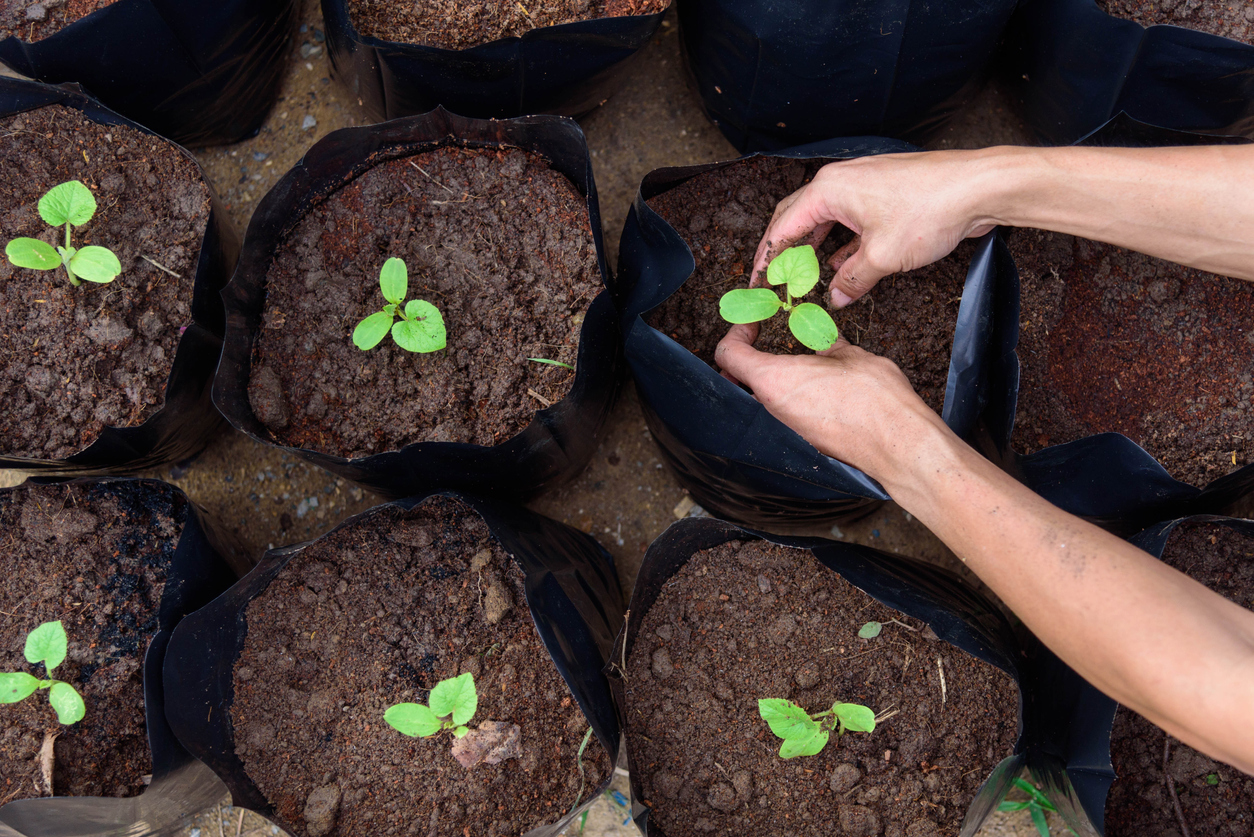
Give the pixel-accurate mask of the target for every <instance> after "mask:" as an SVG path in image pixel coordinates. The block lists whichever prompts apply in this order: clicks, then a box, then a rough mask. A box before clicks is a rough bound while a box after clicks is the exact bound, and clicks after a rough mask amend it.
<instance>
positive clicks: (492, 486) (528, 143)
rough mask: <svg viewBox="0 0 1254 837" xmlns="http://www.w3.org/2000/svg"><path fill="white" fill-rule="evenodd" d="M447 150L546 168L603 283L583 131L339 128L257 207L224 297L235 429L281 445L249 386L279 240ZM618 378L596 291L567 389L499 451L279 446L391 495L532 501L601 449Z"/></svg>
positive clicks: (218, 384) (446, 124)
mask: <svg viewBox="0 0 1254 837" xmlns="http://www.w3.org/2000/svg"><path fill="white" fill-rule="evenodd" d="M448 144H460V145H466V146H471V147H496V146H513V147H518V148H523V149H526V150H528V151H532V152H535V153H537V154H540V155H541V156H543V157H544V158H545V159H547V160H548V162H549V164H550V165H551V166H552V167H553V169H554V170H555V171H558V172H560V173H561V174H563V175H565V176H566V177H567V178H568V179H569V180H570V181H571V183H573V184H574V185H575V187H576V188H577V189H578V190H579V191H580V193H582V194H583V195H584V196H585V198H586V202H587V207H588V215H589V219H590V223H591V225H592V236H593V239H594V241H595V244H596V251H597V264H598V266H599V267H600V270H601V276H602V279H603V281H608V278H609V275H610V274H609V270H608V268H607V267H606V264H605V248H604V242H603V241H602V234H601V211H600V209H599V208H598V205H597V195H596V185H595V184H594V183H593V180H592V163H591V159H590V158H589V156H588V147H587V143H586V142H585V140H584V136H583V132H582V131H580V130H579V126H578V125H576V124H575V123H574V122H573V121H571V120H569V119H564V118H562V117H555V116H533V117H526V118H522V119H514V120H507V121H500V122H497V121H484V120H477V119H467V118H464V117H461V116H455V115H453V114H451V113H449V112H448V111H446V110H444V109H443V108H437V109H436V110H434V111H432V112H431V113H427V114H423V115H422V116H414V117H409V118H406V119H397V120H393V121H391V122H387V123H384V124H381V125H372V126H368V127H364V128H345V129H343V130H340V131H335V132H334V133H331V134H329V135H327V136H326V137H324V138H323V139H322V140H320V141H319V142H318V143H317V144H315V145H314V147H313V148H311V149H309V151H308V153H306V154H305V157H304V159H303V160H301V162H300V163H299V164H297V166H296V167H295V168H293V169H292V170H291V171H289V172H288V173H287V174H286V175H284V176H283V178H282V179H281V180H280V181H279V182H278V184H276V185H275V187H274V188H273V189H271V190H270V192H269V193H268V194H267V195H266V196H265V198H264V199H262V201H261V204H260V206H259V207H258V208H257V211H256V213H254V215H253V218H252V221H251V223H249V225H248V233H247V235H246V236H245V242H244V249H243V251H242V253H241V254H240V260H239V267H238V269H237V270H236V271H235V275H234V277H232V279H231V283H230V285H228V286H227V288H226V290H225V291H223V294H222V296H223V299H224V300H225V302H226V310H227V335H226V343H225V347H224V349H223V352H222V362H221V364H220V366H219V368H218V374H217V380H216V381H215V382H214V387H213V400H214V403H215V404H217V405H218V408H219V409H220V410H221V411H222V413H223V414H224V415H225V416H226V418H227V420H228V421H230V422H231V424H232V425H234V426H235V427H236V429H238V430H241V431H243V432H244V433H247V434H248V435H249V436H251V437H252V438H254V439H256V440H258V441H260V442H263V443H265V444H271V445H274V444H277V443H276V442H275V441H274V438H273V436H272V434H271V433H270V431H269V430H268V429H267V428H266V426H265V425H264V424H262V423H261V421H260V419H258V418H257V416H256V415H255V414H254V413H253V409H252V405H251V404H250V403H249V399H248V378H249V373H250V370H251V365H252V351H253V342H254V340H255V338H256V334H257V331H258V329H259V328H260V326H261V319H262V309H263V307H264V305H265V299H266V273H267V271H268V270H269V269H270V263H271V259H272V257H273V253H274V251H275V249H276V247H277V246H278V243H279V242H280V241H281V240H282V238H283V236H284V235H285V234H286V233H287V232H288V231H289V230H291V229H292V227H293V226H295V225H296V223H297V222H298V221H299V220H300V218H301V217H302V216H303V215H304V214H305V213H306V212H308V211H309V209H310V208H312V207H313V206H314V205H316V204H317V203H318V202H319V201H321V200H322V199H324V198H325V197H326V196H327V195H328V194H330V193H331V192H333V191H334V190H335V189H337V188H339V187H340V186H343V185H344V184H346V183H348V182H349V181H351V180H352V179H353V178H355V177H357V176H358V175H360V174H362V173H363V172H364V171H366V170H367V169H369V168H371V167H372V166H374V165H376V164H378V163H380V162H383V161H385V160H388V159H392V158H395V157H401V156H408V155H412V154H417V153H420V152H422V151H426V150H430V149H432V148H437V147H439V146H441V145H448ZM622 377H623V364H622V350H621V346H620V343H619V338H618V331H617V325H616V315H615V313H614V308H613V305H612V303H611V302H610V299H609V295H608V292H602V293H601V294H600V295H598V297H597V298H596V299H595V300H593V302H592V305H591V306H590V307H589V308H588V310H587V313H586V316H585V318H584V323H583V327H582V329H581V330H580V339H579V355H578V359H577V362H576V364H575V381H574V384H573V385H572V388H571V390H570V392H569V393H568V394H567V396H566V397H565V398H563V399H562V400H561V401H559V402H557V403H556V404H554V405H553V406H552V407H548V408H546V409H544V410H541V411H539V412H537V413H536V417H535V418H534V419H533V420H532V422H531V424H529V425H528V426H527V427H526V428H524V429H523V430H522V432H521V433H519V434H518V435H516V436H514V437H512V438H510V439H507V440H506V441H504V442H501V443H499V444H497V445H494V446H491V447H485V446H482V445H472V444H462V443H456V442H415V443H414V444H411V445H406V446H405V447H404V448H402V449H401V450H398V451H388V452H385V453H380V454H375V455H372V456H366V457H362V458H359V459H345V458H344V457H341V456H332V455H330V454H325V453H320V452H318V451H313V450H306V449H301V448H289V447H284V449H285V450H289V451H291V452H293V453H295V454H297V455H298V456H301V457H303V458H305V459H306V460H308V461H310V462H312V463H314V464H315V465H320V466H321V467H323V468H326V469H327V470H329V471H332V472H334V473H336V474H338V475H340V476H342V477H344V478H345V479H348V480H352V481H353V482H356V483H359V484H360V485H363V486H365V487H367V488H369V489H371V490H372V491H377V492H379V493H380V494H383V495H384V496H386V497H392V498H397V497H405V496H409V495H412V494H421V493H424V492H428V491H434V490H436V489H441V488H447V489H455V490H464V491H470V492H473V493H476V494H488V495H504V496H510V497H517V498H524V497H530V496H533V495H535V494H538V493H540V492H541V491H543V490H545V489H547V488H549V487H551V486H553V485H556V484H558V483H560V482H563V481H565V480H567V479H570V478H572V477H574V476H575V475H576V474H578V473H579V472H580V471H581V470H583V467H584V465H586V464H587V462H588V460H589V458H590V457H591V456H592V453H593V451H595V450H596V446H597V442H598V438H599V436H600V434H601V431H602V429H603V428H604V426H605V422H606V420H607V419H608V417H609V413H610V410H611V408H612V407H613V405H614V400H615V398H616V397H617V394H618V390H619V387H620V384H621V381H622Z"/></svg>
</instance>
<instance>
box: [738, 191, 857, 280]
mask: <svg viewBox="0 0 1254 837" xmlns="http://www.w3.org/2000/svg"><path fill="white" fill-rule="evenodd" d="M790 197H793V198H794V199H793V200H792V201H790V202H789V203H788V204H787V205H786V206H785V205H784V203H783V202H782V201H781V203H780V207H779V209H777V211H776V214H775V217H774V218H772V219H771V223H770V225H769V226H768V227H767V228H766V233H765V234H764V235H763V236H762V240H761V242H759V243H758V249H757V252H756V254H755V255H754V257H753V275H754V276H757V275H758V274H759V273H761V272H762V271H765V270H766V266H767V264H769V263H770V261H771V259H772V258H773V257H775V256H778V255H779V254H780V253H782V252H784V251H785V250H787V249H788V248H789V247H792V246H793V245H795V244H796V243H797V242H799V241H802V240H804V239H806V238H807V237H809V236H810V235H811V234H812V233H814V232H815V231H816V230H817V228H818V227H820V226H822V225H825V224H826V225H828V229H829V230H830V229H831V226H830V225H831V223H832V222H833V221H835V220H837V219H835V218H832V217H830V216H829V215H828V214H827V204H826V202H825V201H824V200H823V197H822V194H821V193H820V191H819V190H818V189H814V188H811V187H809V186H804V187H802V188H801V189H799V190H798V191H797V192H795V193H794V194H793V196H790ZM785 200H787V198H786V199H785ZM824 236H826V233H824ZM819 241H820V242H822V238H820V239H819Z"/></svg>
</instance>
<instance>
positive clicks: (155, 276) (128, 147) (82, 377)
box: [0, 105, 210, 459]
mask: <svg viewBox="0 0 1254 837" xmlns="http://www.w3.org/2000/svg"><path fill="white" fill-rule="evenodd" d="M0 128H2V129H3V132H4V141H3V143H2V144H0V226H2V227H3V229H4V232H5V235H6V238H5V239H4V241H5V242H6V243H7V242H8V241H9V240H11V239H13V238H17V237H19V236H28V237H31V238H38V239H41V240H43V241H45V242H47V243H49V244H53V245H63V244H64V243H65V230H64V228H59V229H53V228H52V227H50V226H48V224H46V223H44V221H43V219H42V218H40V217H39V211H38V208H37V207H38V203H39V198H40V197H42V196H43V195H44V193H45V192H47V191H48V190H49V189H51V188H52V187H53V186H56V185H57V184H59V183H64V182H65V181H67V180H80V181H82V182H83V183H84V184H86V186H87V187H88V188H89V189H90V190H91V192H92V194H93V195H94V196H95V198H96V204H97V209H96V214H95V215H94V216H93V217H92V218H91V220H90V221H88V222H87V224H85V225H84V226H82V227H76V228H74V230H73V232H72V236H73V245H74V246H75V247H82V246H84V245H88V244H95V245H100V246H103V247H107V248H109V249H110V250H112V251H113V252H114V254H115V255H117V257H118V259H119V261H120V262H121V263H122V273H121V275H120V276H118V277H117V278H116V279H114V280H113V281H112V282H110V283H109V284H106V285H96V284H92V283H91V282H83V283H82V284H81V285H79V286H78V287H75V286H73V285H71V284H70V281H69V279H68V278H67V277H66V274H65V269H64V268H57V269H56V270H44V271H38V270H30V269H27V268H19V267H15V266H14V265H12V264H11V263H10V262H9V260H8V259H0V333H3V334H5V335H6V339H5V341H4V343H3V344H2V345H0V427H3V428H4V430H3V432H2V433H0V453H3V454H7V455H10V456H21V457H28V458H31V459H61V458H64V457H67V456H70V455H71V454H74V453H77V452H78V451H80V450H82V449H83V448H85V447H87V446H88V445H90V444H91V443H92V442H94V441H95V440H96V439H97V438H98V437H99V435H100V432H101V430H102V429H103V428H104V427H106V426H113V427H135V426H137V425H140V424H142V423H143V422H145V421H147V420H148V419H149V418H150V417H151V416H152V415H153V414H154V413H156V412H157V411H158V410H159V409H161V406H162V405H163V404H164V403H165V387H166V381H167V379H168V378H169V375H170V369H171V367H172V365H173V363H174V354H175V350H176V349H177V348H178V342H179V336H180V335H181V334H182V329H183V328H184V327H186V326H187V325H189V324H190V323H191V321H192V320H191V303H192V286H193V284H194V283H195V279H196V263H197V259H198V258H199V255H200V244H201V241H202V240H203V238H204V234H205V227H206V225H207V224H208V221H209V210H210V199H209V190H208V188H207V187H206V186H205V183H204V181H203V180H202V179H201V177H200V170H199V169H198V168H197V167H196V164H195V163H194V162H192V160H191V159H190V158H188V157H186V156H184V155H183V153H182V152H181V151H179V149H178V147H177V146H175V145H171V144H170V143H168V142H166V141H165V140H162V139H159V138H158V137H154V136H151V135H149V134H145V133H142V132H140V131H137V130H134V129H132V128H127V127H124V126H121V125H99V124H97V123H95V122H92V121H91V120H89V119H87V118H86V117H84V116H83V115H82V114H80V113H79V112H78V111H76V110H71V109H69V108H63V107H61V106H59V105H53V106H49V107H45V108H40V109H39V110H35V111H29V112H27V113H22V114H19V115H17V116H12V117H9V118H8V119H4V120H0ZM149 260H151V261H149ZM152 262H156V263H158V264H160V265H161V266H162V267H164V268H166V269H167V270H162V269H160V268H158V267H157V266H156V265H154V264H153V263H152ZM167 271H170V272H167ZM171 272H172V273H174V274H178V275H177V276H175V275H171Z"/></svg>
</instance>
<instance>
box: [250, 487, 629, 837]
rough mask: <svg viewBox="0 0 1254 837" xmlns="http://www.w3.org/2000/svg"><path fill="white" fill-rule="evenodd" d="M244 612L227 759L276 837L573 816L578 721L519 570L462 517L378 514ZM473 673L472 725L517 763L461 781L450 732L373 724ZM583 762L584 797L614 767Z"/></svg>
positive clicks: (457, 829)
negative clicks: (253, 788)
mask: <svg viewBox="0 0 1254 837" xmlns="http://www.w3.org/2000/svg"><path fill="white" fill-rule="evenodd" d="M485 562H486V563H485ZM475 566H479V567H480V569H478V570H475V569H474V567H475ZM502 606H504V607H506V608H508V609H507V610H504V611H503V613H502V610H501V609H502ZM246 613H247V620H248V638H247V640H246V641H245V645H244V649H243V652H242V653H241V656H240V658H239V661H238V662H237V664H236V668H235V702H234V705H233V706H232V707H231V717H232V720H233V722H234V725H235V741H236V752H237V753H238V754H239V756H240V758H241V759H243V761H244V764H245V766H246V768H247V771H248V775H249V776H250V777H251V778H252V779H253V781H254V782H256V783H257V785H258V786H259V787H260V788H261V790H262V792H263V793H265V795H266V796H267V798H268V799H270V801H271V802H272V803H273V804H274V805H275V807H276V809H277V812H278V817H279V821H280V822H282V823H283V826H284V828H287V829H288V830H290V831H292V832H293V833H295V834H297V835H302V837H303V835H311V837H319V835H323V834H329V835H363V834H382V833H391V832H390V831H385V830H384V829H385V827H387V828H395V829H396V833H403V834H428V833H431V834H463V833H466V832H464V831H463V829H469V830H470V833H474V834H481V835H488V837H504V835H518V834H522V833H524V832H526V831H527V830H529V829H531V828H534V827H536V826H539V825H541V824H543V823H547V822H553V821H555V820H557V819H558V818H560V817H561V816H562V815H563V814H565V813H566V812H567V811H568V810H569V809H570V808H571V806H572V805H573V803H574V801H575V798H576V796H577V795H578V794H579V789H580V779H579V770H578V766H577V751H578V749H579V745H580V743H581V742H582V741H583V737H584V734H585V733H586V731H587V730H588V723H587V720H586V719H585V718H584V716H583V713H582V712H581V711H580V710H579V706H578V704H576V703H575V702H574V700H573V698H572V696H571V694H570V689H569V688H568V687H567V685H566V682H565V681H564V680H562V678H561V675H559V674H558V673H557V669H556V668H555V667H554V666H553V664H552V662H551V661H550V659H549V655H548V652H547V651H546V650H545V649H544V646H543V645H542V644H541V642H540V638H539V636H538V635H537V633H536V630H535V626H534V624H533V622H532V620H531V613H530V611H529V610H528V608H527V603H526V599H525V598H524V593H523V575H522V573H521V572H520V571H519V570H518V568H517V566H516V565H515V564H514V562H513V560H512V559H510V558H509V556H508V555H506V554H505V552H503V551H502V550H501V548H500V546H499V545H498V544H497V542H496V541H495V539H493V538H492V536H491V534H490V533H489V532H488V529H487V527H486V526H485V525H484V523H483V521H482V520H481V519H480V518H479V516H478V515H477V514H475V513H474V512H473V511H471V510H470V509H468V508H467V507H466V506H463V505H462V504H460V503H457V502H456V501H453V500H447V499H440V498H436V499H433V500H429V501H427V502H426V503H424V504H422V505H421V506H419V507H418V508H417V509H415V510H414V511H412V512H410V513H402V512H400V511H399V510H398V509H396V508H395V507H384V508H379V509H377V510H376V511H375V512H373V513H371V514H370V515H369V516H368V517H367V518H365V519H364V520H362V521H360V522H359V523H357V524H356V525H354V526H352V527H350V528H348V529H345V530H341V531H338V532H336V533H334V534H332V535H328V536H327V537H325V538H323V539H322V540H320V541H318V542H316V543H315V544H313V545H311V546H310V547H308V548H307V549H305V550H304V552H302V553H301V554H300V555H299V556H297V557H296V558H294V559H292V561H291V562H290V563H289V564H288V565H287V566H286V567H284V569H283V570H282V571H281V572H280V573H279V575H278V577H277V578H276V579H275V580H274V582H273V583H271V585H270V587H269V588H268V589H267V590H266V592H265V593H263V594H262V595H261V596H259V597H258V598H256V599H254V600H253V602H252V603H251V604H250V605H249V606H248V609H247V611H246ZM493 617H495V619H496V621H495V623H490V622H489V620H490V619H492V618H493ZM467 671H469V672H471V673H473V674H474V676H475V683H476V686H477V687H478V694H479V708H478V711H477V713H476V714H475V717H474V719H473V720H472V721H471V724H470V725H471V726H472V727H474V726H476V725H477V724H479V723H481V722H483V721H501V722H507V723H513V724H518V725H519V726H520V727H521V728H522V755H521V757H520V758H517V759H508V760H506V761H503V762H501V763H500V764H498V765H487V764H481V765H478V766H476V767H474V768H472V769H471V770H469V771H467V770H465V769H464V768H462V767H461V765H459V764H458V763H457V762H456V761H455V760H454V759H453V756H452V755H451V754H450V749H449V748H450V745H451V743H452V741H453V739H452V736H451V734H448V733H443V734H439V735H437V736H434V737H431V738H408V737H406V736H404V735H402V734H401V733H399V732H397V731H396V730H394V729H392V728H391V727H390V726H388V725H387V724H386V723H385V722H384V721H383V713H384V711H385V710H386V709H387V707H389V706H391V705H392V704H395V703H402V702H406V701H414V702H418V703H425V702H426V700H427V690H428V689H430V688H431V687H432V686H434V685H435V684H436V683H438V682H439V681H440V680H443V679H445V678H448V677H453V676H456V675H457V674H459V673H463V672H467ZM583 766H584V770H585V773H586V776H587V786H586V788H585V791H584V792H585V794H586V793H587V792H588V789H590V788H595V787H596V785H597V783H599V782H600V781H601V779H602V778H604V777H605V776H606V775H607V774H608V771H609V770H610V762H609V759H608V758H607V757H606V755H605V752H604V751H603V750H602V749H601V747H600V745H599V744H598V743H597V741H596V738H595V736H594V737H593V739H592V741H591V742H590V743H589V745H588V749H587V750H586V751H585V753H584V757H583ZM315 794H317V796H315V797H314V798H315V800H316V799H317V798H318V796H321V797H326V796H328V795H330V796H331V797H332V798H338V799H339V807H338V815H336V816H334V817H333V818H327V817H322V818H317V817H314V818H307V816H306V812H307V808H306V805H307V802H308V801H309V799H310V797H311V795H315ZM331 819H333V820H334V822H332V821H331Z"/></svg>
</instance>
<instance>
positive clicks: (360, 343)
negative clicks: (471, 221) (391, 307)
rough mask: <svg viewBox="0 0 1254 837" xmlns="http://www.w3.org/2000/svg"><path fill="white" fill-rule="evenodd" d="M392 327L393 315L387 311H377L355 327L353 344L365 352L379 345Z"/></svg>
mask: <svg viewBox="0 0 1254 837" xmlns="http://www.w3.org/2000/svg"><path fill="white" fill-rule="evenodd" d="M391 328H392V315H391V314H390V313H389V312H387V311H376V312H375V313H373V314H371V315H370V316H369V317H366V319H364V320H362V321H361V322H359V323H358V324H357V328H355V329H353V345H354V346H356V347H357V348H359V349H361V350H362V351H363V352H365V351H369V350H370V349H373V348H374V347H375V346H377V345H379V341H380V340H382V339H383V338H384V337H386V336H387V333H388V331H390V330H391Z"/></svg>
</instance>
